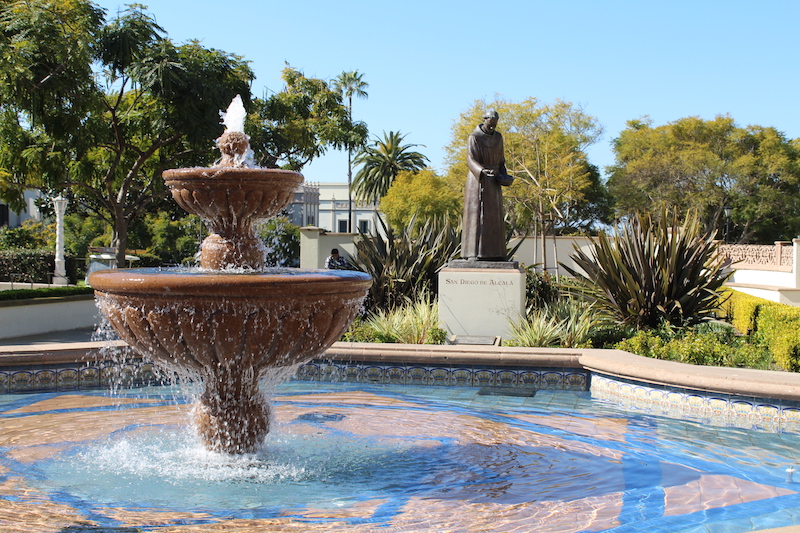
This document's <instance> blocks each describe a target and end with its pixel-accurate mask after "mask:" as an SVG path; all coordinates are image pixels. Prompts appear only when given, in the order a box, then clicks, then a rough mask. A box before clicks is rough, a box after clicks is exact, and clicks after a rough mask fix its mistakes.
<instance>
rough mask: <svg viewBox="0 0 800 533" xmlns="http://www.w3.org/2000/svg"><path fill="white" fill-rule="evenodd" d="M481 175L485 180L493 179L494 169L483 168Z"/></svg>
mask: <svg viewBox="0 0 800 533" xmlns="http://www.w3.org/2000/svg"><path fill="white" fill-rule="evenodd" d="M483 175H484V176H486V177H487V178H493V177H494V169H492V168H484V169H483Z"/></svg>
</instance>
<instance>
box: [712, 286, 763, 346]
mask: <svg viewBox="0 0 800 533" xmlns="http://www.w3.org/2000/svg"><path fill="white" fill-rule="evenodd" d="M727 292H729V293H730V298H729V299H728V301H727V302H726V303H725V304H724V306H723V307H724V309H725V310H726V315H727V318H728V321H729V322H730V323H731V324H732V325H733V327H734V328H736V330H737V331H739V332H740V333H742V334H745V335H748V334H750V333H753V332H754V331H755V330H756V321H757V319H758V314H759V312H760V309H761V307H762V306H763V305H770V304H772V303H774V302H770V301H769V300H765V299H764V298H759V297H757V296H751V295H749V294H745V293H743V292H739V291H735V290H728V291H727Z"/></svg>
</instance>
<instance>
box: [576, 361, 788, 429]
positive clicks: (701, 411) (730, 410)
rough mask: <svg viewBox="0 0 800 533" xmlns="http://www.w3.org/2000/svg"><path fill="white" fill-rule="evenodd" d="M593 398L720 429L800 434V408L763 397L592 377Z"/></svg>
mask: <svg viewBox="0 0 800 533" xmlns="http://www.w3.org/2000/svg"><path fill="white" fill-rule="evenodd" d="M590 391H591V393H592V397H593V398H598V399H602V400H607V401H611V402H613V403H616V404H618V405H619V406H620V407H622V408H623V409H631V410H637V411H642V412H646V413H652V414H657V415H661V416H668V417H671V418H681V419H685V420H696V421H699V422H701V423H704V424H708V425H712V426H721V427H737V428H742V429H757V430H766V431H772V432H787V433H800V406H798V405H796V404H795V402H787V403H786V404H781V403H780V402H776V401H773V400H768V399H764V398H750V397H743V396H728V395H724V394H708V395H705V394H702V393H699V392H698V391H691V390H684V389H678V388H670V387H657V386H645V385H642V384H638V383H631V382H627V381H624V380H616V379H612V378H609V377H606V376H602V375H597V374H593V375H592V379H591V388H590Z"/></svg>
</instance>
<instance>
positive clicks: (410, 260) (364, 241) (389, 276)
mask: <svg viewBox="0 0 800 533" xmlns="http://www.w3.org/2000/svg"><path fill="white" fill-rule="evenodd" d="M378 221H379V223H380V225H381V227H382V229H383V233H384V234H385V235H386V238H385V239H384V238H381V237H379V236H378V237H370V236H368V235H364V234H361V235H360V236H359V238H358V240H357V241H356V243H355V246H356V262H357V264H358V265H359V268H361V269H362V270H363V271H364V272H366V273H367V274H369V275H370V276H371V277H372V287H371V288H370V291H369V297H368V301H367V308H368V309H372V310H380V309H382V310H387V311H388V310H391V309H394V308H395V307H397V306H400V305H403V304H404V303H405V302H406V299H411V300H418V299H420V296H421V295H422V294H425V293H433V294H435V293H436V283H437V274H438V273H439V270H440V269H441V268H442V267H443V266H444V265H446V264H447V262H448V261H450V260H451V259H453V258H454V257H456V255H457V254H458V250H459V247H460V238H459V230H458V227H456V226H453V225H452V224H451V223H450V222H448V221H447V220H434V219H431V220H427V221H426V222H425V224H424V225H423V226H422V227H421V228H419V230H418V232H417V233H416V234H415V235H413V236H412V234H411V233H410V231H409V230H408V229H403V230H402V231H401V232H400V233H395V231H394V230H392V228H391V227H387V226H386V225H385V224H384V223H383V221H382V220H381V219H380V218H378ZM413 226H414V224H413V220H412V224H410V225H409V227H413Z"/></svg>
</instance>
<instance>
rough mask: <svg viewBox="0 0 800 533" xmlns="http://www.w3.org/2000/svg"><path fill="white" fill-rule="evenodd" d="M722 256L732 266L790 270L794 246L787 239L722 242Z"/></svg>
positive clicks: (778, 270)
mask: <svg viewBox="0 0 800 533" xmlns="http://www.w3.org/2000/svg"><path fill="white" fill-rule="evenodd" d="M720 252H721V253H722V255H723V256H725V257H726V258H728V259H730V261H731V263H732V265H731V266H733V268H736V269H751V270H771V271H776V272H792V268H793V266H794V246H793V244H792V243H791V242H789V241H777V242H776V243H775V244H774V245H769V244H723V245H721V246H720Z"/></svg>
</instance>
